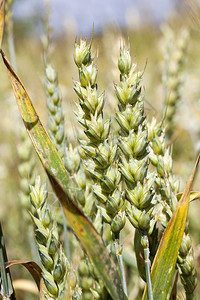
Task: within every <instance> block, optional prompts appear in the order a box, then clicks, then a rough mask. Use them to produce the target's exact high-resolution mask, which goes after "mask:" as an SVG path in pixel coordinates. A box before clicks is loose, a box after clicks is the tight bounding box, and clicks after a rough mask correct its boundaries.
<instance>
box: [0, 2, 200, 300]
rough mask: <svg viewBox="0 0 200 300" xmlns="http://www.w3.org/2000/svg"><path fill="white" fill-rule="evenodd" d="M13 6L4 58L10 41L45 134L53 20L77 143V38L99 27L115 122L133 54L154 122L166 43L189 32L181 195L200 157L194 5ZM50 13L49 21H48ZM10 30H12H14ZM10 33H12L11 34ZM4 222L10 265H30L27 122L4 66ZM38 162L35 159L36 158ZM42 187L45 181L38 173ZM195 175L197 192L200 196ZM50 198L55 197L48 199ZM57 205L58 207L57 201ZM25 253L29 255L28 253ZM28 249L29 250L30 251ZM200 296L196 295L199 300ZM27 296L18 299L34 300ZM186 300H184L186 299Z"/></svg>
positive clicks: (179, 135) (0, 207) (179, 116)
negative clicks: (127, 58)
mask: <svg viewBox="0 0 200 300" xmlns="http://www.w3.org/2000/svg"><path fill="white" fill-rule="evenodd" d="M46 3H47V1H42V0H34V1H33V0H15V1H14V2H13V4H12V6H11V7H10V12H12V13H13V15H11V16H10V20H9V21H8V23H7V25H6V28H5V36H4V40H3V50H4V51H5V53H6V55H7V56H8V57H10V59H11V60H12V53H11V52H10V43H11V40H10V39H11V36H10V32H11V35H12V37H13V45H12V47H13V46H14V48H13V49H14V50H15V53H16V62H15V63H16V65H15V67H16V69H17V70H18V74H19V76H20V78H21V80H22V81H23V83H24V85H25V87H26V89H27V91H28V93H29V95H30V97H31V99H32V101H33V103H34V105H35V107H36V110H37V111H38V114H39V116H40V117H41V120H42V122H43V123H44V125H45V126H47V110H46V95H45V88H44V86H45V73H44V61H43V47H42V42H41V41H42V40H44V25H43V24H44V22H45V21H44V20H45V18H46V17H45V16H46V15H47V14H48V16H49V17H50V25H51V28H52V29H51V30H52V38H51V45H50V50H49V53H50V55H49V57H50V60H51V62H52V63H53V66H54V68H55V69H56V71H57V73H58V78H59V84H60V90H61V94H62V98H63V110H64V114H65V123H66V136H67V139H68V140H69V141H70V142H72V143H73V142H74V143H75V140H76V134H75V130H74V128H75V127H76V126H77V121H76V119H75V116H74V114H73V109H74V107H75V105H74V102H75V101H76V100H77V99H76V95H75V93H74V91H73V87H72V85H73V79H74V80H76V79H77V78H78V73H77V69H76V66H75V64H74V61H73V50H74V41H75V37H76V36H78V37H80V35H81V34H82V35H83V37H87V39H88V40H89V39H90V38H91V35H92V30H93V25H94V42H93V53H94V55H96V56H98V88H99V91H103V90H105V91H106V107H107V108H108V109H107V110H106V112H109V113H108V115H109V116H110V115H111V113H112V114H113V116H114V113H115V111H116V99H115V95H114V89H113V82H118V81H119V72H118V69H117V60H118V56H119V51H120V46H123V45H124V44H125V45H126V46H127V47H128V48H130V51H131V55H132V57H133V60H134V61H135V63H137V69H138V70H144V69H145V73H144V77H143V85H144V90H145V110H146V115H147V117H148V119H150V120H151V119H152V117H156V118H157V120H158V121H162V120H163V118H164V107H165V104H166V103H165V75H166V64H167V63H166V62H167V58H166V56H167V54H166V53H167V45H168V44H167V43H168V42H169V40H170V43H172V44H175V45H176V41H177V40H179V38H180V37H181V34H182V33H181V32H183V30H187V32H188V38H187V42H186V45H185V46H184V47H185V48H184V58H183V63H182V65H181V69H180V73H181V78H180V89H179V90H178V94H179V97H178V103H177V105H176V114H175V117H174V118H175V119H174V128H173V135H172V136H171V139H170V140H169V144H173V146H172V148H173V159H174V173H175V174H176V175H177V177H178V178H179V179H180V183H181V184H180V186H181V188H180V191H182V190H183V189H184V186H185V183H186V180H187V178H188V176H189V174H190V172H191V170H192V167H193V165H194V162H195V159H196V157H197V154H198V152H199V149H200V106H199V104H200V51H199V49H200V21H199V20H200V14H199V11H200V7H199V2H198V1H196V2H195V1H193V0H191V1H190V0H188V1H187V0H180V1H178V0H177V1H174V0H161V1H156V0H150V1H149V0H101V1H96V0H87V1H80V0H73V1H68V0H51V1H50V10H49V8H48V9H47V4H46ZM47 11H48V13H47ZM9 22H10V23H9ZM9 26H11V29H10V27H9ZM10 30H11V31H10ZM0 72H1V80H0V92H1V98H0V112H1V118H0V126H1V133H0V190H1V194H0V220H1V222H2V226H3V231H4V236H5V240H6V247H7V252H8V257H9V259H10V260H11V259H27V260H30V259H32V254H31V246H30V243H29V240H30V239H32V237H30V236H31V235H30V233H29V229H28V227H26V224H27V223H26V222H27V219H29V215H28V213H27V211H26V208H24V207H23V203H21V200H20V198H21V196H20V189H21V179H20V175H19V165H20V163H21V160H20V157H19V154H18V153H19V150H18V149H19V147H20V145H21V144H22V143H23V142H22V140H23V138H22V134H20V132H21V128H22V126H23V125H22V122H21V119H20V116H19V113H18V108H17V105H16V102H15V99H14V96H13V92H12V90H11V87H10V83H9V81H8V78H7V74H6V72H5V69H4V67H3V65H2V63H1V64H0ZM36 162H37V158H36ZM36 173H37V174H38V173H40V174H41V176H42V179H43V181H44V180H45V174H44V172H43V171H42V169H41V167H40V165H39V164H38V166H37V172H36ZM199 178H200V176H199V175H197V176H196V178H195V183H194V190H196V191H199V190H200V185H199ZM50 197H51V193H50ZM52 205H54V200H52ZM199 214H200V207H199V202H198V201H194V202H192V203H191V205H190V211H189V220H190V230H191V234H192V239H193V245H194V255H195V258H196V266H197V272H198V276H199V275H200V234H199V232H200V223H199ZM24 245H26V247H24ZM27 249H28V250H27ZM13 277H14V278H21V277H27V272H26V271H24V270H22V269H21V268H19V270H18V271H15V270H13ZM199 293H200V290H197V293H196V295H197V296H196V297H197V298H196V299H198V295H199ZM29 297H30V295H28V296H27V295H24V294H23V295H21V298H20V299H30V298H29ZM181 299H183V298H181Z"/></svg>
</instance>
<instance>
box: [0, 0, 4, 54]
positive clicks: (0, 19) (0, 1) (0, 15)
mask: <svg viewBox="0 0 200 300" xmlns="http://www.w3.org/2000/svg"><path fill="white" fill-rule="evenodd" d="M4 22H5V0H0V49H1V45H2V40H3V30H4Z"/></svg>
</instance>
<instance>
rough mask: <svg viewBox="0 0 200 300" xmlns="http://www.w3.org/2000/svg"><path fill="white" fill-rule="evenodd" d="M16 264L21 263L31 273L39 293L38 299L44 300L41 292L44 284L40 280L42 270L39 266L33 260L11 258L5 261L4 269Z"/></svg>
mask: <svg viewBox="0 0 200 300" xmlns="http://www.w3.org/2000/svg"><path fill="white" fill-rule="evenodd" d="M16 265H22V266H24V267H25V268H26V269H27V270H28V271H29V273H30V274H31V275H32V277H33V279H34V281H35V283H36V285H37V288H38V291H39V294H40V299H41V300H45V298H44V293H43V290H44V289H45V285H44V282H43V280H42V270H41V268H40V266H39V265H38V264H36V263H35V262H34V261H25V260H12V261H9V262H7V263H6V269H8V268H10V267H12V266H16Z"/></svg>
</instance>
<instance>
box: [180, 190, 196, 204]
mask: <svg viewBox="0 0 200 300" xmlns="http://www.w3.org/2000/svg"><path fill="white" fill-rule="evenodd" d="M182 195H183V193H178V194H176V197H177V199H178V201H179V200H180V199H181V197H182ZM199 199H200V192H190V200H189V201H190V202H192V201H195V200H199Z"/></svg>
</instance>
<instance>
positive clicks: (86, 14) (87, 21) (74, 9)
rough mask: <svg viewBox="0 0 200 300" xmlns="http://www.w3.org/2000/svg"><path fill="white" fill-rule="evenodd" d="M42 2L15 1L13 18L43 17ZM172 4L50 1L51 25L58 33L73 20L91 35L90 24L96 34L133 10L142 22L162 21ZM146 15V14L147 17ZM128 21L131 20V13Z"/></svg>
mask: <svg viewBox="0 0 200 300" xmlns="http://www.w3.org/2000/svg"><path fill="white" fill-rule="evenodd" d="M44 2H45V1H43V0H20V1H19V2H18V1H16V2H15V5H14V12H15V16H17V17H19V18H24V17H26V18H27V17H30V16H31V15H33V14H35V15H38V14H41V15H42V11H43V8H44ZM175 2H176V0H51V7H52V23H53V24H54V29H55V28H57V30H58V31H59V30H61V28H63V26H64V24H66V22H67V21H68V20H71V19H72V18H73V19H74V20H75V22H76V24H77V30H78V32H79V33H80V32H82V33H84V34H85V33H88V31H90V32H91V28H92V26H93V23H94V25H95V31H96V32H97V31H98V30H101V29H102V27H103V25H104V24H105V23H110V22H114V23H115V24H117V25H119V26H123V25H125V23H126V16H127V12H130V11H131V10H132V9H133V7H135V8H137V9H138V10H139V12H140V16H141V21H142V22H143V21H145V19H146V18H147V17H148V18H151V19H153V20H163V19H165V18H166V17H167V16H168V15H169V13H170V11H171V10H172V8H173V5H174V4H175ZM147 12H149V13H148V16H147ZM131 18H134V14H133V16H131ZM133 21H134V20H133Z"/></svg>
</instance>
